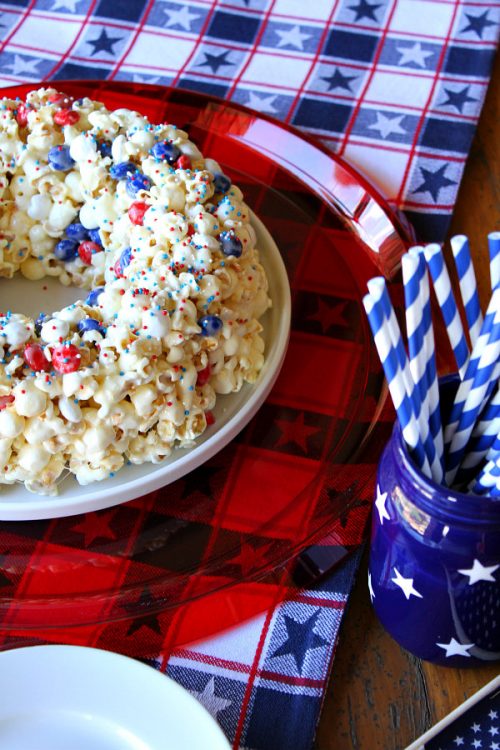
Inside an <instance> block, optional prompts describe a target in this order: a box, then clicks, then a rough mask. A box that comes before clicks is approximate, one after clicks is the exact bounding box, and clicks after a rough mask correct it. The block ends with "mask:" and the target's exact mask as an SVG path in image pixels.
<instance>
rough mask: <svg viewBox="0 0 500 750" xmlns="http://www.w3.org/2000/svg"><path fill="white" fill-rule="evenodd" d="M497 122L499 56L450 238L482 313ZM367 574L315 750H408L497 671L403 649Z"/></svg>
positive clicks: (358, 589)
mask: <svg viewBox="0 0 500 750" xmlns="http://www.w3.org/2000/svg"><path fill="white" fill-rule="evenodd" d="M499 122H500V54H499V55H497V60H496V65H495V70H494V74H493V79H492V83H491V85H490V88H489V92H488V96H487V99H486V101H485V104H484V107H483V111H482V114H481V119H480V122H479V127H478V130H477V133H476V137H475V139H474V143H473V146H472V149H471V153H470V157H469V159H468V162H467V166H466V169H465V174H464V178H463V181H462V184H461V188H460V192H459V196H458V200H457V204H456V209H455V212H454V216H453V220H452V223H451V228H450V236H451V235H452V234H466V235H467V236H468V237H469V239H470V243H471V249H472V254H473V259H474V265H475V268H476V274H477V276H478V286H479V293H480V297H481V303H482V307H483V309H484V307H485V305H486V303H487V300H488V299H489V295H490V287H489V271H488V265H489V263H488V247H487V241H486V235H487V233H488V232H490V231H493V230H494V229H497V230H498V229H500V187H499V185H500V182H499V175H500V139H499V137H498V123H499ZM447 253H448V262H449V261H450V253H449V250H448V251H447ZM449 266H450V269H451V267H452V266H451V263H450V262H449ZM366 574H367V555H366V554H365V556H364V559H363V563H362V565H361V567H360V571H359V574H358V580H357V583H356V586H355V588H354V591H353V593H352V596H351V599H350V605H349V611H348V612H347V614H346V616H345V619H344V623H343V625H342V629H341V633H340V641H339V645H338V650H337V655H336V658H335V662H334V669H333V674H332V679H331V681H330V685H329V687H328V691H327V695H326V699H325V704H324V707H323V712H322V717H321V721H320V725H319V728H318V733H317V737H316V742H315V747H316V749H317V750H350V749H351V748H353V749H354V750H357V748H360V750H403V748H405V747H406V746H407V745H408V744H410V743H411V742H413V740H415V739H416V738H417V737H418V736H419V735H420V734H422V733H423V732H424V731H426V730H427V729H428V728H429V727H431V726H432V725H433V724H435V723H436V721H438V720H439V719H441V718H443V717H444V716H446V714H447V713H449V712H450V711H451V710H452V709H453V708H455V707H456V706H457V705H459V704H460V703H462V701H463V700H465V698H467V697H469V696H470V695H472V694H473V693H474V692H476V690H478V689H479V688H480V687H482V686H483V685H485V684H486V683H487V682H488V681H489V680H491V679H492V678H493V677H495V676H496V675H497V674H498V672H499V671H500V665H499V664H497V665H491V666H487V667H481V668H475V669H470V670H465V669H450V668H445V667H436V666H434V665H432V664H428V663H425V662H421V661H420V660H418V659H415V658H414V657H412V656H411V655H410V654H408V653H407V652H405V651H403V650H402V649H401V648H400V647H399V646H398V645H397V644H396V643H395V642H394V641H393V640H392V639H391V638H390V637H389V636H388V635H387V634H386V633H385V631H384V630H383V629H382V626H381V625H380V624H379V622H378V621H377V619H376V617H375V615H374V613H373V610H372V608H371V605H370V599H369V596H368V590H367V586H366Z"/></svg>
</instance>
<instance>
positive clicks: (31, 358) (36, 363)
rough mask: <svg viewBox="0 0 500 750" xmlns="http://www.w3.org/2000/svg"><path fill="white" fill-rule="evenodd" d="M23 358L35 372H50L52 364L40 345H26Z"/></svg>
mask: <svg viewBox="0 0 500 750" xmlns="http://www.w3.org/2000/svg"><path fill="white" fill-rule="evenodd" d="M23 356H24V361H25V362H26V364H27V365H28V367H31V369H32V370H34V371H35V372H44V371H45V372H46V371H47V370H50V362H49V360H48V359H47V357H46V356H45V354H44V351H43V349H42V347H41V346H40V344H26V346H25V347H24V353H23Z"/></svg>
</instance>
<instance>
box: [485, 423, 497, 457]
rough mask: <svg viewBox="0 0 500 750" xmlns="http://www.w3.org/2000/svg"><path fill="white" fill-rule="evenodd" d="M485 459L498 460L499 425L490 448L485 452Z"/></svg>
mask: <svg viewBox="0 0 500 750" xmlns="http://www.w3.org/2000/svg"><path fill="white" fill-rule="evenodd" d="M499 422H500V420H499ZM486 460H487V461H498V460H500V426H499V430H498V434H497V436H496V438H495V439H494V441H493V443H492V444H491V446H490V449H489V450H488V453H487V454H486Z"/></svg>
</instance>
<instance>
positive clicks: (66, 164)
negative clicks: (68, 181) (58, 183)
mask: <svg viewBox="0 0 500 750" xmlns="http://www.w3.org/2000/svg"><path fill="white" fill-rule="evenodd" d="M47 159H48V162H49V164H50V166H51V167H52V169H55V170H57V171H58V172H67V170H68V169H71V167H72V166H73V164H74V163H75V160H74V159H72V158H71V156H70V154H69V146H54V147H53V148H51V149H50V151H49V153H48V156H47Z"/></svg>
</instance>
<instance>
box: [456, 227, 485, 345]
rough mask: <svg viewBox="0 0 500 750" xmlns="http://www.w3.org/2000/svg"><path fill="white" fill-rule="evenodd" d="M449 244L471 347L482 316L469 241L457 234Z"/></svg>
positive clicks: (479, 327)
mask: <svg viewBox="0 0 500 750" xmlns="http://www.w3.org/2000/svg"><path fill="white" fill-rule="evenodd" d="M450 244H451V250H452V252H453V257H454V258H455V265H456V267H457V273H458V281H459V284H460V292H461V294H462V302H463V306H464V310H465V317H466V318H467V323H468V326H469V338H470V341H471V345H472V346H474V344H475V343H476V341H477V338H478V336H479V331H480V329H481V324H482V322H483V316H482V314H481V305H480V304H479V295H478V293H477V282H476V275H475V273H474V266H473V265H472V258H471V255H470V247H469V240H468V239H467V237H466V236H465V235H463V234H457V235H456V236H455V237H452V238H451V240H450Z"/></svg>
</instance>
